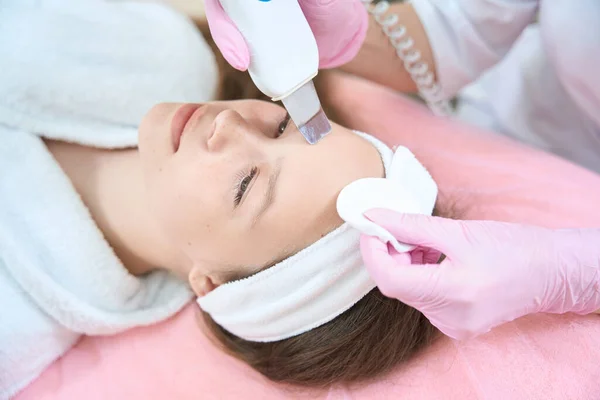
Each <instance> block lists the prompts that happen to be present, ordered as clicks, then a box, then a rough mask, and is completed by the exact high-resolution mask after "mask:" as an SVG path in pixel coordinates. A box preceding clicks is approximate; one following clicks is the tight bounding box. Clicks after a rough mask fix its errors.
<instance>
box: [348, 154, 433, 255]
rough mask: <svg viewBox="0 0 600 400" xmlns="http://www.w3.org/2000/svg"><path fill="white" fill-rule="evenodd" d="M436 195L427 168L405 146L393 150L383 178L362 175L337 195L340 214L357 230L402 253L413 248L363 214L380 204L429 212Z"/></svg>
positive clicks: (411, 212)
mask: <svg viewBox="0 0 600 400" xmlns="http://www.w3.org/2000/svg"><path fill="white" fill-rule="evenodd" d="M436 198H437V185H436V183H435V182H434V180H433V179H432V178H431V175H429V172H427V170H426V169H425V167H423V165H422V164H421V163H420V162H419V161H418V160H417V159H416V158H415V156H414V155H413V154H412V153H411V152H410V151H409V150H408V149H407V148H405V147H400V148H398V150H396V152H395V154H394V157H393V159H392V163H391V166H390V167H389V168H388V169H387V171H386V177H385V178H364V179H359V180H357V181H354V182H352V183H350V184H349V185H348V186H346V187H345V188H344V189H342V191H341V192H340V194H339V195H338V198H337V211H338V214H339V215H340V217H341V218H342V219H343V220H344V221H346V222H347V223H348V224H349V225H350V226H352V227H353V228H355V229H357V230H359V231H360V232H361V233H363V234H365V235H369V236H374V237H377V238H378V239H379V240H381V241H382V242H385V243H390V244H391V245H392V246H393V247H394V249H396V251H398V252H399V253H404V252H407V251H410V250H412V249H414V248H415V246H413V245H411V244H407V243H400V242H398V240H397V239H396V238H395V237H394V236H393V235H392V234H391V233H390V232H388V231H387V230H386V229H384V228H382V227H381V226H379V225H377V224H375V223H374V222H372V221H370V220H369V219H367V218H366V217H365V216H364V214H365V213H366V212H367V211H369V210H372V209H375V208H383V209H388V210H392V211H396V212H401V213H407V214H427V215H431V214H432V212H433V208H434V206H435V200H436Z"/></svg>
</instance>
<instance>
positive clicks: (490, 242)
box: [361, 210, 600, 339]
mask: <svg viewBox="0 0 600 400" xmlns="http://www.w3.org/2000/svg"><path fill="white" fill-rule="evenodd" d="M366 216H367V217H368V218H369V219H370V220H372V221H373V222H375V223H377V224H378V225H380V226H382V227H384V228H385V229H387V230H388V231H389V232H390V233H392V234H393V235H394V236H395V237H396V238H397V239H398V240H399V241H401V242H404V243H410V244H415V245H418V246H419V248H421V249H423V248H424V249H427V248H428V249H434V250H439V251H441V252H442V253H443V254H445V255H446V259H445V260H444V261H442V262H441V264H424V265H416V263H415V262H414V260H413V259H412V258H413V257H412V256H411V257H407V256H406V255H404V256H401V255H397V254H393V253H392V252H391V251H390V249H389V248H388V246H387V245H386V244H384V243H382V242H381V241H379V240H378V239H376V238H373V237H368V236H362V238H361V251H362V255H363V259H364V261H365V264H366V267H367V269H368V271H369V273H370V274H371V276H372V278H373V280H374V281H375V283H376V284H377V285H378V287H379V289H380V290H381V292H382V293H383V294H384V295H386V296H388V297H393V298H397V299H398V300H400V301H402V302H404V303H405V304H408V305H410V306H412V307H414V308H416V309H417V310H419V311H421V312H422V313H423V314H424V315H425V316H426V317H427V318H428V319H429V320H430V321H431V323H432V324H433V325H434V326H436V327H437V328H438V329H440V331H442V332H443V333H444V334H446V335H448V336H450V337H452V338H455V339H466V338H470V337H474V336H477V335H479V334H482V333H485V332H488V331H489V330H490V329H492V328H494V327H496V326H498V325H501V324H503V323H505V322H509V321H512V320H514V319H516V318H519V317H521V316H524V315H527V314H531V313H536V312H548V313H565V312H576V313H580V314H585V313H590V312H593V311H595V310H597V309H598V308H600V289H599V286H600V246H599V244H600V229H588V230H585V229H564V230H551V229H545V228H540V227H533V226H523V225H516V224H509V223H502V222H492V221H455V220H449V219H444V218H438V217H428V216H422V215H403V214H398V213H395V212H392V211H389V210H372V211H369V212H368V213H367V214H366ZM431 251H433V250H431Z"/></svg>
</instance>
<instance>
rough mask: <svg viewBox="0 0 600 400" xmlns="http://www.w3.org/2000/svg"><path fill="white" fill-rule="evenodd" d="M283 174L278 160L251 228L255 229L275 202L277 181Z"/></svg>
mask: <svg viewBox="0 0 600 400" xmlns="http://www.w3.org/2000/svg"><path fill="white" fill-rule="evenodd" d="M280 172H281V159H278V160H277V161H276V162H275V168H274V169H273V172H272V173H271V175H269V182H268V183H267V190H266V192H265V195H264V196H263V202H262V204H261V205H260V207H259V208H258V211H257V212H256V214H255V215H254V218H253V219H252V224H251V227H254V225H256V223H257V222H258V221H259V220H260V218H261V217H262V215H263V214H264V213H265V211H267V210H268V209H269V207H270V206H271V204H273V201H274V200H275V187H276V186H277V179H279V173H280Z"/></svg>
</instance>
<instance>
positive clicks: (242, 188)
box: [233, 167, 258, 207]
mask: <svg viewBox="0 0 600 400" xmlns="http://www.w3.org/2000/svg"><path fill="white" fill-rule="evenodd" d="M257 173H258V168H257V167H252V169H251V170H250V173H249V174H246V175H244V176H243V178H242V179H241V180H240V182H239V184H238V188H237V191H236V194H235V198H234V199H233V204H234V205H235V207H237V206H239V205H240V203H241V202H242V199H243V198H244V194H245V193H246V191H247V190H248V187H249V186H250V183H252V180H253V179H254V177H255V176H256V174H257Z"/></svg>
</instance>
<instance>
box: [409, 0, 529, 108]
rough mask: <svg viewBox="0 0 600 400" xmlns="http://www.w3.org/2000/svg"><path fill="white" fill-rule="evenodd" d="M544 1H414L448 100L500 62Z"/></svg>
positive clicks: (444, 95) (439, 79)
mask: <svg viewBox="0 0 600 400" xmlns="http://www.w3.org/2000/svg"><path fill="white" fill-rule="evenodd" d="M539 2H540V0H412V1H411V3H412V5H413V7H414V9H415V11H416V13H417V15H418V16H419V18H420V20H421V23H422V24H423V27H424V28H425V31H426V33H427V36H428V38H429V42H430V44H431V49H432V52H433V57H434V60H435V63H436V70H437V77H438V82H439V85H440V86H441V89H442V95H443V97H444V98H445V99H449V98H451V97H453V96H454V95H455V94H456V93H457V92H458V91H459V90H460V89H461V88H462V87H464V86H466V85H467V84H469V83H471V82H473V81H474V80H476V79H477V78H478V77H479V76H480V75H481V74H482V73H483V72H485V70H486V69H488V68H490V67H492V66H493V65H494V64H496V63H497V62H498V61H500V60H501V59H502V58H503V57H504V55H505V54H506V53H507V52H508V50H510V48H511V47H512V45H513V43H514V42H515V41H516V40H517V38H518V37H519V36H520V35H521V32H522V31H523V30H524V29H525V28H526V27H527V25H529V24H530V23H531V22H532V21H533V20H534V18H535V16H536V13H537V10H538V5H539Z"/></svg>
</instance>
